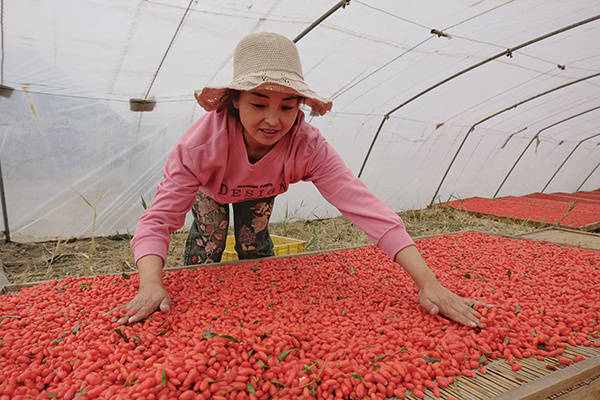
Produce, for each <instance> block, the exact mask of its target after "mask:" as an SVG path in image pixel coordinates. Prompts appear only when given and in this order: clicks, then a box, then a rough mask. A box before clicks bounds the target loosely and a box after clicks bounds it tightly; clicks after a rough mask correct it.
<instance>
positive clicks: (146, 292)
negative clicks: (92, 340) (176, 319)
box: [106, 254, 171, 324]
mask: <svg viewBox="0 0 600 400" xmlns="http://www.w3.org/2000/svg"><path fill="white" fill-rule="evenodd" d="M163 264H164V261H163V259H162V258H160V257H159V256H157V255H154V254H149V255H146V256H144V257H142V258H140V259H139V260H138V262H137V267H138V271H139V274H140V288H139V290H138V293H137V294H136V295H135V297H134V298H133V299H131V301H129V303H127V304H123V305H120V306H118V307H115V308H113V309H112V310H110V311H109V312H107V313H106V314H111V313H112V312H113V311H117V310H125V315H124V316H123V317H121V318H118V319H117V317H114V318H113V321H117V322H118V323H119V324H127V323H130V324H131V323H134V322H138V321H141V320H143V319H144V318H146V317H147V316H148V315H150V314H152V313H153V312H154V311H156V310H160V311H162V312H169V311H170V310H171V298H170V297H169V293H168V292H167V290H166V289H165V287H164V286H163V283H162V267H163Z"/></svg>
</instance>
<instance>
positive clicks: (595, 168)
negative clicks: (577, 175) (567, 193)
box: [575, 162, 600, 192]
mask: <svg viewBox="0 0 600 400" xmlns="http://www.w3.org/2000/svg"><path fill="white" fill-rule="evenodd" d="M598 167H600V162H599V163H598V164H596V166H595V167H594V169H593V170H592V172H590V174H589V175H588V176H587V177H586V178H585V179H584V180H583V182H581V185H579V187H578V188H577V190H575V191H576V192H579V190H580V189H581V188H582V187H583V184H584V183H585V182H586V181H587V180H588V179H590V177H591V176H592V175H593V174H594V172H596V170H597V169H598Z"/></svg>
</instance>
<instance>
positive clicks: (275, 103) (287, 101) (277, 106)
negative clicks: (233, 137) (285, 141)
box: [233, 89, 300, 158]
mask: <svg viewBox="0 0 600 400" xmlns="http://www.w3.org/2000/svg"><path fill="white" fill-rule="evenodd" d="M299 103H300V97H299V96H297V95H294V94H290V93H283V92H275V91H272V90H266V89H256V90H252V91H242V92H241V93H240V96H239V98H238V99H234V100H233V106H234V107H235V108H237V109H238V110H239V112H240V120H241V122H242V126H243V127H244V139H245V140H246V148H247V149H248V154H250V155H252V156H254V157H258V158H260V157H262V156H263V155H265V154H266V153H267V152H268V151H269V150H270V149H271V147H273V146H274V145H275V144H276V143H277V142H278V141H279V139H281V138H282V137H283V136H284V135H285V134H286V133H288V132H289V131H290V129H291V128H292V126H293V125H294V122H295V121H296V117H297V116H298V105H299Z"/></svg>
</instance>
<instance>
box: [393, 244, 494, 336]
mask: <svg viewBox="0 0 600 400" xmlns="http://www.w3.org/2000/svg"><path fill="white" fill-rule="evenodd" d="M394 261H396V262H397V263H398V264H400V265H401V266H402V267H403V268H404V269H405V270H406V272H408V273H409V275H410V276H411V277H412V278H413V280H414V281H415V283H416V285H417V286H418V287H419V303H420V304H421V306H422V307H423V308H425V309H426V310H427V311H428V312H429V313H430V314H432V315H434V314H437V313H440V314H442V315H445V316H446V317H448V318H450V319H452V320H454V321H456V322H460V323H461V324H463V325H466V326H470V327H473V328H474V327H480V328H483V327H484V326H485V324H482V323H481V322H479V320H478V319H477V317H476V316H475V314H474V313H477V312H476V311H474V310H473V309H472V308H471V307H469V304H473V303H477V302H476V301H474V300H470V299H467V298H464V297H461V296H458V295H456V294H454V293H452V292H451V291H449V290H448V289H446V288H445V287H443V286H442V285H441V284H440V283H439V282H438V280H437V278H436V276H435V274H434V273H433V271H431V269H429V267H428V266H427V264H426V263H425V260H424V259H423V257H421V254H419V251H418V250H417V248H416V247H415V246H408V247H405V248H404V249H402V250H400V251H399V252H398V253H397V254H396V257H395V258H394Z"/></svg>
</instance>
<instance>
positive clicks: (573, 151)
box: [540, 133, 600, 193]
mask: <svg viewBox="0 0 600 400" xmlns="http://www.w3.org/2000/svg"><path fill="white" fill-rule="evenodd" d="M596 136H600V133H596V134H595V135H592V136H589V137H586V138H585V139H582V140H580V141H579V143H577V144H576V145H575V147H573V150H571V152H570V153H569V155H568V156H567V157H566V158H565V159H564V160H563V162H562V163H561V164H560V166H559V167H558V168H557V169H556V171H555V172H554V174H552V176H551V177H550V179H548V182H546V185H545V186H544V187H543V188H542V190H541V191H540V193H544V190H546V188H547V187H548V185H549V184H550V182H552V179H554V177H555V176H556V174H558V171H560V169H561V168H562V167H563V165H565V164H566V162H567V160H568V159H569V158H571V156H572V155H573V153H575V150H577V148H578V147H579V146H580V145H581V144H582V143H583V142H585V141H588V140H590V139H593V138H595V137H596Z"/></svg>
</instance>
